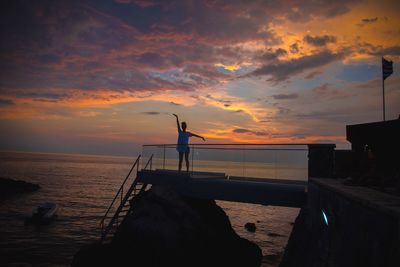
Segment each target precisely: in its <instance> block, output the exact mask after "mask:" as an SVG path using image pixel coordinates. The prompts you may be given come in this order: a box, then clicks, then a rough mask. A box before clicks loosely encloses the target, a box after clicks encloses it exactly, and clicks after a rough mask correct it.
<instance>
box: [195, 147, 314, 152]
mask: <svg viewBox="0 0 400 267" xmlns="http://www.w3.org/2000/svg"><path fill="white" fill-rule="evenodd" d="M196 149H210V150H211V149H213V150H239V151H243V150H260V151H265V150H278V151H279V150H289V151H308V149H306V148H221V147H220V148H218V147H196Z"/></svg>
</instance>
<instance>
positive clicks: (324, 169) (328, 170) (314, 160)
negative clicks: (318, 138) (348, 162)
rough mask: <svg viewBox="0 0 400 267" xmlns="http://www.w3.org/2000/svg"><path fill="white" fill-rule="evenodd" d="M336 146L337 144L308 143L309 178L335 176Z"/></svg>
mask: <svg viewBox="0 0 400 267" xmlns="http://www.w3.org/2000/svg"><path fill="white" fill-rule="evenodd" d="M335 147H336V145H335V144H310V145H308V178H310V177H316V178H332V177H334V170H335Z"/></svg>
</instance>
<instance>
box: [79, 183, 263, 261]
mask: <svg viewBox="0 0 400 267" xmlns="http://www.w3.org/2000/svg"><path fill="white" fill-rule="evenodd" d="M261 257H262V253H261V250H260V248H259V247H258V246H257V245H256V244H254V243H252V242H250V241H248V240H246V239H243V238H241V237H239V236H238V235H237V234H236V233H235V231H234V230H233V228H232V226H231V224H230V221H229V218H228V216H227V215H226V214H225V212H224V211H223V210H222V209H221V208H220V207H219V206H218V205H216V203H215V201H213V200H204V199H195V198H188V197H183V196H181V195H180V194H178V193H177V192H176V191H174V190H173V189H171V188H166V187H153V188H152V189H151V190H150V191H148V192H146V193H145V194H143V195H142V196H141V197H140V198H138V199H137V200H136V201H135V203H134V208H133V211H132V213H131V214H130V216H129V217H128V218H127V220H126V221H125V222H124V224H123V225H121V226H120V228H119V229H118V231H117V233H116V234H115V236H114V238H113V240H112V242H111V244H108V245H96V246H92V247H88V248H85V249H82V250H81V251H80V252H78V253H77V254H76V255H75V258H74V261H73V264H72V265H73V266H88V265H93V264H94V265H103V266H105V265H109V264H112V265H114V266H115V265H120V266H122V265H123V266H129V265H132V266H133V265H135V266H260V264H261ZM89 263H90V264H89ZM130 263H131V264H130Z"/></svg>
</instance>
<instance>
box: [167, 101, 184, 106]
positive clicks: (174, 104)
mask: <svg viewBox="0 0 400 267" xmlns="http://www.w3.org/2000/svg"><path fill="white" fill-rule="evenodd" d="M169 103H170V104H171V105H173V106H182V105H181V104H179V103H175V102H173V101H171V102H169Z"/></svg>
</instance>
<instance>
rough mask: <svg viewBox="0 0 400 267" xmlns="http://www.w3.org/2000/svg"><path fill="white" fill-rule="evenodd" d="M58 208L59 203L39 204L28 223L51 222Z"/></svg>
mask: <svg viewBox="0 0 400 267" xmlns="http://www.w3.org/2000/svg"><path fill="white" fill-rule="evenodd" d="M57 210H58V204H56V203H52V202H45V203H43V204H40V205H39V206H37V207H36V208H35V209H34V210H33V212H32V216H31V217H30V218H28V219H27V222H28V223H49V222H50V221H51V220H52V219H53V218H54V217H55V216H56V213H57Z"/></svg>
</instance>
